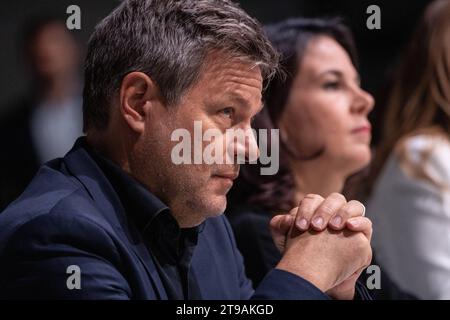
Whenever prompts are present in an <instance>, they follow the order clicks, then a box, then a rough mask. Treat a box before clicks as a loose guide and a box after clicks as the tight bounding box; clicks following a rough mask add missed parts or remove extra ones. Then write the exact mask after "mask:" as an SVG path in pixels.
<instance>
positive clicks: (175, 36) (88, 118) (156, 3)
mask: <svg viewBox="0 0 450 320" xmlns="http://www.w3.org/2000/svg"><path fill="white" fill-rule="evenodd" d="M212 50H219V51H223V52H225V53H227V54H229V55H230V57H237V58H243V59H245V60H246V61H249V62H252V63H254V64H255V65H258V66H259V67H260V68H261V72H262V76H263V78H264V79H265V80H268V79H270V78H271V76H272V75H273V74H274V73H275V72H276V71H277V66H278V59H279V56H278V53H277V52H276V51H275V50H274V49H273V47H272V46H271V44H270V42H269V40H268V39H267V38H266V36H265V34H264V32H263V30H262V27H261V26H260V24H259V23H258V22H257V21H256V20H255V19H253V18H251V17H250V16H248V15H247V14H246V13H245V12H244V11H243V10H242V9H241V8H240V7H239V6H238V5H237V4H235V3H233V2H232V1H230V0H125V1H123V2H122V3H121V4H120V5H119V6H118V7H117V8H116V9H115V10H114V11H113V12H112V13H111V14H109V15H108V16H107V17H106V18H105V19H103V20H102V21H101V22H100V23H99V24H98V25H97V26H96V28H95V31H94V33H93V34H92V36H91V38H90V40H89V45H88V51H87V56H86V62H85V86H84V91H83V114H84V130H85V131H86V130H87V129H89V128H90V127H92V126H94V127H95V128H97V129H104V128H105V127H106V126H107V125H108V121H109V114H110V104H111V98H112V97H113V96H115V95H116V94H117V92H118V89H119V88H120V85H121V82H122V79H123V78H124V77H125V76H126V75H127V74H128V73H130V72H133V71H140V72H144V73H145V74H147V75H148V76H150V77H151V78H152V79H153V80H154V81H155V82H156V84H157V85H158V87H159V90H160V91H161V95H162V97H163V99H164V100H165V102H166V103H167V104H168V105H176V104H177V103H178V102H179V100H180V98H181V97H182V95H183V93H185V91H186V90H187V89H188V88H190V87H191V86H192V85H193V84H194V83H195V81H196V80H197V79H198V77H199V74H200V70H201V66H202V64H203V63H204V62H205V59H206V56H207V54H208V53H209V52H211V51H212Z"/></svg>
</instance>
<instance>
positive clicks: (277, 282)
mask: <svg viewBox="0 0 450 320" xmlns="http://www.w3.org/2000/svg"><path fill="white" fill-rule="evenodd" d="M252 299H254V300H330V297H328V296H327V295H326V294H325V293H323V292H322V291H320V289H318V288H317V287H316V286H314V285H313V284H312V283H311V282H309V281H307V280H305V279H303V278H302V277H299V276H297V275H295V274H293V273H291V272H288V271H284V270H280V269H273V270H271V271H270V272H269V273H268V274H267V275H266V276H265V277H264V279H263V280H262V281H261V283H260V285H259V286H258V288H257V289H256V291H255V293H254V295H253V297H252Z"/></svg>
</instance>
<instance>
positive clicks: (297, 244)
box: [270, 193, 372, 300]
mask: <svg viewBox="0 0 450 320" xmlns="http://www.w3.org/2000/svg"><path fill="white" fill-rule="evenodd" d="M364 213H365V208H364V205H362V203H360V202H358V201H355V200H352V201H349V202H347V200H346V199H345V197H344V196H343V195H341V194H339V193H333V194H331V195H330V196H328V197H327V198H326V199H324V198H323V197H321V196H319V195H314V194H309V195H306V196H305V197H304V198H303V199H302V200H301V201H300V204H299V206H298V207H296V208H293V209H292V210H291V211H290V212H289V213H288V214H281V215H277V216H275V217H273V218H272V220H271V222H270V227H271V232H272V237H273V240H274V242H275V245H276V246H277V248H278V249H279V250H280V251H281V252H282V254H283V257H282V259H281V260H280V262H279V264H278V265H277V266H276V268H278V269H281V270H285V271H289V272H291V273H294V274H297V275H298V276H301V277H302V278H304V279H305V280H308V281H309V282H311V283H312V284H314V285H315V286H316V287H317V288H319V289H320V290H322V291H323V292H326V293H327V294H328V295H329V296H331V297H332V298H334V299H346V300H349V299H353V298H354V294H355V285H356V281H357V279H358V277H359V275H360V274H361V272H362V271H363V270H364V269H365V268H366V267H367V266H368V265H369V264H370V262H371V259H372V250H371V247H370V240H371V237H372V223H371V221H370V220H369V219H368V218H366V217H364Z"/></svg>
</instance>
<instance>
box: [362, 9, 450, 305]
mask: <svg viewBox="0 0 450 320" xmlns="http://www.w3.org/2000/svg"><path fill="white" fill-rule="evenodd" d="M394 80H395V82H394V84H393V86H392V90H391V93H390V96H389V99H388V102H387V108H386V110H387V113H386V115H385V121H384V130H383V137H382V142H381V145H380V146H379V148H378V150H377V153H376V157H375V160H374V163H373V170H372V171H371V179H370V182H369V193H370V197H369V202H368V205H369V206H368V215H370V217H371V218H372V219H373V222H374V242H373V245H374V250H375V251H376V252H377V259H378V262H379V263H380V265H381V267H382V268H385V270H386V271H387V272H389V274H390V275H391V276H392V278H393V280H394V281H395V282H396V283H398V284H399V285H400V286H401V287H402V288H403V289H405V290H408V291H410V292H412V293H414V294H415V295H417V296H418V297H420V298H424V299H450V141H449V138H450V136H449V134H450V1H448V0H438V1H435V2H432V3H431V4H430V5H429V7H428V8H427V10H426V11H425V14H424V16H423V18H422V21H421V23H420V25H419V27H418V29H417V30H416V31H415V33H414V35H413V39H412V41H411V43H410V45H409V47H408V50H407V51H406V54H405V56H404V58H403V59H402V64H401V65H400V68H399V70H398V73H397V75H396V78H395V79H394Z"/></svg>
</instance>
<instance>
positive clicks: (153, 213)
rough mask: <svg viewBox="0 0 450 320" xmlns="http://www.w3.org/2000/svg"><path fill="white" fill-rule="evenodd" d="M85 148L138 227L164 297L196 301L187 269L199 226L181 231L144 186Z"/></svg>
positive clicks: (169, 213) (193, 286) (193, 284)
mask: <svg viewBox="0 0 450 320" xmlns="http://www.w3.org/2000/svg"><path fill="white" fill-rule="evenodd" d="M85 148H86V150H88V152H89V154H90V155H91V157H92V158H93V159H94V160H95V161H96V162H97V164H98V165H99V166H100V168H101V169H102V171H103V172H104V173H105V174H106V176H107V177H108V180H109V181H110V183H111V184H112V186H113V188H114V189H115V190H116V192H117V194H118V195H119V198H120V200H121V202H122V205H123V207H124V209H125V211H126V212H127V214H128V215H130V217H131V218H132V219H133V220H134V222H135V223H136V225H137V226H138V228H141V232H142V234H143V235H144V239H145V241H146V245H147V246H148V248H150V249H151V250H149V253H150V254H151V255H152V256H153V258H154V259H155V261H156V267H157V269H158V273H159V275H160V277H161V279H162V282H163V285H164V287H165V289H166V291H167V293H168V298H169V299H171V300H172V299H174V300H182V299H200V298H201V297H200V293H199V288H198V285H197V284H196V280H195V279H194V275H193V274H192V273H190V272H189V269H190V268H189V267H190V264H191V259H192V255H193V253H194V250H195V246H196V245H197V240H198V234H199V232H200V231H201V229H202V227H203V224H202V225H200V226H197V227H193V228H185V229H181V228H180V227H179V226H178V223H177V221H176V220H175V218H174V217H173V216H172V214H171V212H170V209H169V208H168V207H167V206H166V205H165V204H164V203H163V202H161V200H159V199H158V198H157V197H155V196H154V195H153V194H152V193H150V192H149V191H148V190H147V189H146V188H145V186H144V185H142V184H141V183H140V182H138V181H137V180H136V179H134V178H133V177H132V176H130V175H129V174H127V173H126V172H125V171H123V170H122V169H120V168H119V167H118V166H117V165H116V164H115V163H113V162H112V161H110V160H108V159H106V158H104V157H102V156H101V155H99V154H97V153H96V152H95V151H93V150H92V149H91V148H90V147H89V146H88V145H87V144H85Z"/></svg>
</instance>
